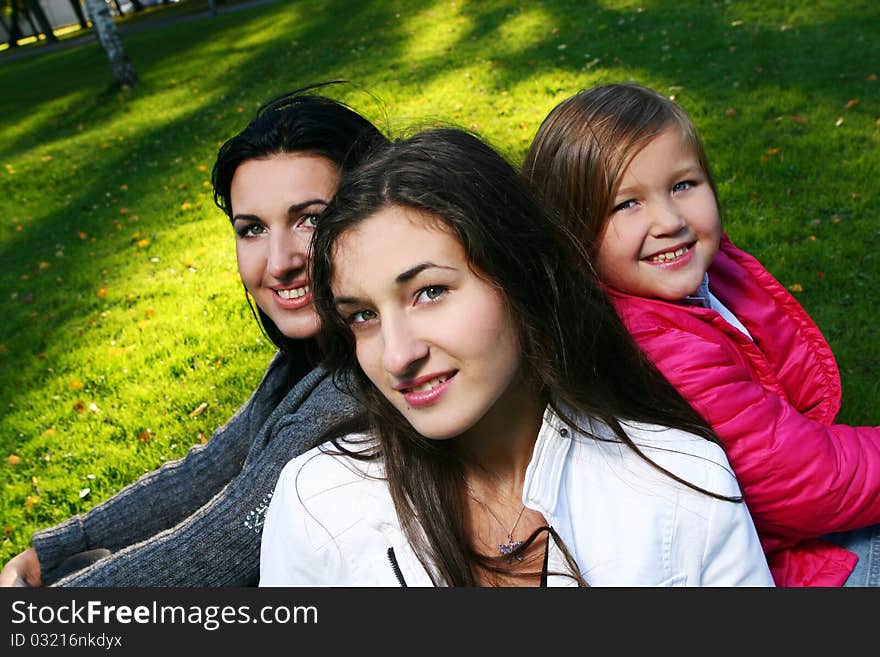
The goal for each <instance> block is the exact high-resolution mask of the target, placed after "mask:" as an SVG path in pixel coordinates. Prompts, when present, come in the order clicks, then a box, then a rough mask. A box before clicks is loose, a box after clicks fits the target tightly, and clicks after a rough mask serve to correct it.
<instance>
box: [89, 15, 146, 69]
mask: <svg viewBox="0 0 880 657" xmlns="http://www.w3.org/2000/svg"><path fill="white" fill-rule="evenodd" d="M86 9H87V10H88V12H89V16H90V17H91V19H92V25H93V26H94V28H95V33H96V34H97V35H98V42H99V43H100V44H101V47H102V48H103V49H104V51H105V52H106V53H107V59H109V60H110V70H111V71H112V72H113V78H114V79H115V80H116V81H117V82H118V83H119V84H121V85H122V86H134V85H135V84H137V81H138V77H137V73H135V70H134V67H133V66H132V65H131V61H130V60H129V59H128V53H126V52H125V46H123V45H122V40H121V39H120V38H119V31H118V30H117V29H116V23H114V22H113V18H112V17H111V16H110V8H109V7H108V6H107V4H106V3H105V2H104V0H86Z"/></svg>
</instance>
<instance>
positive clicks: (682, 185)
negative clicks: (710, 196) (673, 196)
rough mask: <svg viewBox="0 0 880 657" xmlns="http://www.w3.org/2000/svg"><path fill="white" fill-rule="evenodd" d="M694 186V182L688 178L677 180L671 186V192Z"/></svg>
mask: <svg viewBox="0 0 880 657" xmlns="http://www.w3.org/2000/svg"><path fill="white" fill-rule="evenodd" d="M693 186H694V183H693V182H692V181H690V180H682V181H681V182H677V183H675V184H674V185H673V186H672V192H673V193H675V192H683V191H685V190H687V189H690V188H691V187H693Z"/></svg>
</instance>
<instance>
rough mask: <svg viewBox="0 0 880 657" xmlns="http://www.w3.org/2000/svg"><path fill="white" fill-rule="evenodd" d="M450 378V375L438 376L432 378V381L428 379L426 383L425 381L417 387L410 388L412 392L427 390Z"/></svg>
mask: <svg viewBox="0 0 880 657" xmlns="http://www.w3.org/2000/svg"><path fill="white" fill-rule="evenodd" d="M448 378H449V377H448V376H438V377H437V378H436V379H431V380H430V381H426V382H425V383H423V384H422V385H420V386H417V387H415V388H410V392H426V391H428V390H430V389H431V388H436V387H437V386H439V385H440V384H441V383H443V382H444V381H446V380H447V379H448Z"/></svg>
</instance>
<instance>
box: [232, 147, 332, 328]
mask: <svg viewBox="0 0 880 657" xmlns="http://www.w3.org/2000/svg"><path fill="white" fill-rule="evenodd" d="M338 182H339V174H338V172H337V168H336V166H335V165H334V164H333V162H331V161H330V160H328V159H327V158H324V157H320V156H317V155H306V154H293V153H282V154H277V155H272V156H269V157H267V158H265V159H259V160H247V161H245V162H243V163H242V164H240V165H239V166H238V168H237V169H236V170H235V174H234V175H233V177H232V186H231V190H230V192H231V193H230V198H231V201H232V215H233V228H234V230H235V252H236V255H237V256H238V272H239V274H240V275H241V280H242V281H243V282H244V284H245V287H247V289H248V291H249V292H250V293H251V295H252V296H253V298H254V301H256V303H257V305H258V306H259V307H260V309H262V311H263V312H264V313H266V315H268V316H269V318H270V319H271V320H272V321H273V322H275V325H276V326H277V327H278V329H279V330H280V331H281V333H283V334H284V335H285V336H287V337H288V338H300V339H301V338H310V337H312V336H314V335H315V334H316V333H317V332H318V329H319V328H320V320H319V319H318V315H317V314H316V313H315V309H314V306H313V304H312V294H311V291H310V289H309V276H308V267H307V265H308V263H307V261H306V256H307V254H308V249H309V243H310V240H311V237H312V231H313V230H314V227H315V220H316V217H317V216H318V215H320V214H321V213H322V212H323V211H324V208H325V207H326V206H327V203H328V202H329V201H330V199H331V198H332V196H333V195H334V194H335V193H336V187H337V184H338Z"/></svg>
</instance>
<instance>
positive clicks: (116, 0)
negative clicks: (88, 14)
mask: <svg viewBox="0 0 880 657" xmlns="http://www.w3.org/2000/svg"><path fill="white" fill-rule="evenodd" d="M88 4H89V0H86V5H88ZM113 4H114V5H116V13H117V14H119V15H120V16H124V15H125V14H123V13H122V5H120V4H119V0H113Z"/></svg>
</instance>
